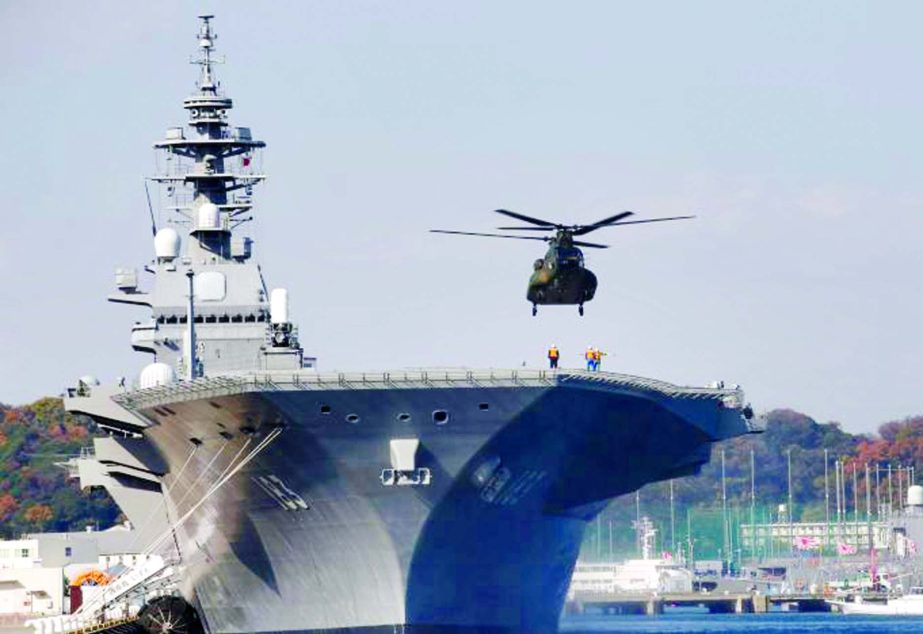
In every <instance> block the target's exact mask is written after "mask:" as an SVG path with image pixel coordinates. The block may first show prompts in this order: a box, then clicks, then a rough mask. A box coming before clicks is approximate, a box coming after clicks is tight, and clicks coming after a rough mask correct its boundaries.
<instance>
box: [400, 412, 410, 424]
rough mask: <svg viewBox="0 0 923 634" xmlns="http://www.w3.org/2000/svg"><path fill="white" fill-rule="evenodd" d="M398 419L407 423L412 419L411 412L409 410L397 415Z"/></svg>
mask: <svg viewBox="0 0 923 634" xmlns="http://www.w3.org/2000/svg"><path fill="white" fill-rule="evenodd" d="M397 419H398V420H399V421H401V422H402V423H406V422H408V421H409V420H410V414H408V413H407V412H401V413H400V414H398V415H397Z"/></svg>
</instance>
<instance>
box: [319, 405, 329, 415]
mask: <svg viewBox="0 0 923 634" xmlns="http://www.w3.org/2000/svg"><path fill="white" fill-rule="evenodd" d="M330 411H331V409H330V406H329V405H321V406H320V413H321V414H329V413H330Z"/></svg>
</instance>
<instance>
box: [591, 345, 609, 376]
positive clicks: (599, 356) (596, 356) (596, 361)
mask: <svg viewBox="0 0 923 634" xmlns="http://www.w3.org/2000/svg"><path fill="white" fill-rule="evenodd" d="M604 356H606V353H605V352H603V351H602V350H600V349H599V348H593V369H594V370H596V371H597V372H599V368H600V366H602V363H603V357H604Z"/></svg>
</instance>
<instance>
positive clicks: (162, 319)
mask: <svg viewBox="0 0 923 634" xmlns="http://www.w3.org/2000/svg"><path fill="white" fill-rule="evenodd" d="M166 321H167V320H166V319H164V318H163V315H161V316H160V317H158V318H157V323H158V324H162V323H165V322H166Z"/></svg>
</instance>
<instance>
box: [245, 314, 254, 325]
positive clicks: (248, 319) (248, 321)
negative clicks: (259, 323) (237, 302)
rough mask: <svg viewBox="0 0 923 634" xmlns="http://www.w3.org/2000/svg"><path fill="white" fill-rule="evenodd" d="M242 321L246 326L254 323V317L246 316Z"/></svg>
mask: <svg viewBox="0 0 923 634" xmlns="http://www.w3.org/2000/svg"><path fill="white" fill-rule="evenodd" d="M244 321H245V322H247V323H248V324H252V323H254V322H255V321H256V317H254V316H253V315H247V316H246V317H244Z"/></svg>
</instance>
